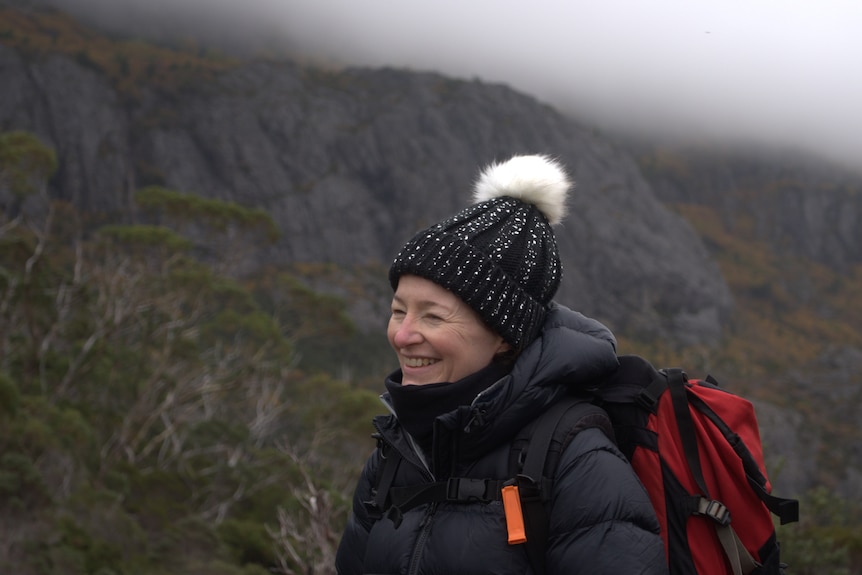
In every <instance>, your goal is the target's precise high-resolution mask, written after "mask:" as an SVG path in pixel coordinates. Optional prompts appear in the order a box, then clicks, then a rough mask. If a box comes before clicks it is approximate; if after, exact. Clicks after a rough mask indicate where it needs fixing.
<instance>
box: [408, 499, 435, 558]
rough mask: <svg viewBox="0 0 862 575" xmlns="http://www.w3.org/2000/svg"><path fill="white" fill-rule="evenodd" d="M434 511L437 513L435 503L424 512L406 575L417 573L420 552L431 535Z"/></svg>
mask: <svg viewBox="0 0 862 575" xmlns="http://www.w3.org/2000/svg"><path fill="white" fill-rule="evenodd" d="M435 511H437V502H433V503H430V504H429V505H428V511H426V512H425V517H424V518H423V520H422V531H420V532H419V537H418V538H417V539H416V545H415V546H414V547H413V553H412V554H411V555H410V566H409V567H408V569H407V575H416V573H418V572H419V560H420V559H421V556H422V550H423V549H424V548H425V542H426V541H427V540H428V535H429V534H430V533H431V521H432V519H433V518H434V512H435Z"/></svg>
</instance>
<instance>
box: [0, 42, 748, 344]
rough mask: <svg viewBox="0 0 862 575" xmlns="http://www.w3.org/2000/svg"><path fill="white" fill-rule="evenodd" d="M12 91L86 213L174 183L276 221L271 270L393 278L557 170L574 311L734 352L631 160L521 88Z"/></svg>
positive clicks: (48, 73)
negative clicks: (362, 270) (421, 238)
mask: <svg viewBox="0 0 862 575" xmlns="http://www.w3.org/2000/svg"><path fill="white" fill-rule="evenodd" d="M0 77H3V78H4V89H3V90H2V91H0V127H2V129H4V130H10V129H23V130H28V131H31V132H33V133H35V134H37V135H38V136H39V137H41V138H42V139H43V140H44V141H45V142H46V143H47V144H49V145H51V146H52V147H54V148H55V150H56V151H57V153H58V157H59V161H60V170H59V174H58V176H57V177H56V180H55V182H54V191H55V193H56V195H57V196H59V197H62V198H64V199H67V200H69V201H71V202H73V203H74V204H75V205H77V206H78V207H80V208H82V209H85V210H91V211H98V212H106V213H116V214H117V217H121V215H122V214H127V213H128V211H129V209H130V207H131V200H130V195H131V192H133V191H134V190H135V189H136V188H138V187H141V186H143V185H147V184H154V183H157V184H161V185H164V186H167V187H169V188H172V189H176V190H179V191H185V192H193V193H196V194H199V195H202V196H206V197H213V198H219V199H224V200H232V201H235V202H237V203H240V204H242V205H246V206H250V207H259V208H263V209H265V210H267V211H268V212H269V213H270V214H272V216H273V217H274V219H275V220H276V222H277V224H278V226H279V228H280V229H281V231H282V234H283V235H282V238H281V240H280V241H279V243H278V244H277V245H276V246H274V247H273V248H271V249H270V248H267V249H265V250H264V249H262V250H261V251H260V252H259V253H258V254H257V263H264V262H265V263H274V264H283V263H291V262H331V263H335V264H340V265H354V264H362V265H364V264H374V263H377V264H381V265H383V266H385V265H388V261H389V260H390V258H391V257H392V256H393V255H394V254H395V253H396V252H397V250H398V248H399V247H400V245H401V244H402V243H403V242H404V241H406V240H407V239H408V238H409V237H410V236H411V235H412V234H413V233H415V232H416V231H417V230H418V229H420V228H422V227H424V226H427V225H428V224H430V223H432V222H434V221H436V220H438V219H440V218H442V217H444V216H447V215H449V214H451V213H453V212H454V211H456V210H458V209H460V208H461V207H463V206H465V205H466V204H467V203H468V202H469V197H470V192H471V185H472V181H473V178H474V177H475V176H476V175H477V172H478V169H479V168H480V167H481V166H482V165H484V164H487V163H489V162H491V161H494V160H502V159H505V158H506V157H508V156H509V155H512V154H516V153H544V154H550V155H553V156H555V157H557V158H559V159H560V160H561V161H562V162H563V163H564V164H565V165H566V166H567V167H568V168H569V171H570V172H571V174H572V176H573V178H574V179H575V181H576V182H577V184H576V188H575V189H574V191H573V193H572V194H571V196H570V201H569V207H570V215H569V217H568V219H567V220H566V221H565V222H564V223H563V224H562V226H561V227H560V228H559V230H558V237H559V243H560V251H561V254H562V259H563V265H564V278H563V284H562V288H561V290H560V292H559V294H558V299H559V300H560V301H562V302H563V303H566V304H567V305H570V306H572V307H575V308H577V309H580V310H582V311H584V312H585V313H587V314H588V315H593V316H595V317H599V318H601V319H602V320H604V321H606V322H608V323H609V325H610V326H611V327H612V328H613V329H614V330H626V331H627V332H629V333H636V334H639V335H656V336H661V337H673V336H672V335H671V334H675V333H679V334H683V335H681V336H680V337H681V338H682V339H684V340H685V341H686V342H689V343H691V342H697V341H700V342H708V341H711V340H714V339H715V338H717V337H718V335H719V332H720V328H721V323H722V319H723V318H724V317H726V316H727V314H728V313H729V311H730V309H731V307H732V301H731V297H730V293H729V290H728V288H727V286H726V284H725V282H724V280H723V279H722V277H721V275H720V273H719V271H718V269H717V266H716V265H715V264H714V262H713V261H712V260H711V258H710V257H709V255H708V254H707V252H706V250H705V249H704V247H703V245H702V243H701V241H700V239H699V238H698V236H697V235H696V234H695V233H694V232H693V230H692V229H691V228H690V227H689V226H688V225H687V224H686V222H685V221H684V220H682V219H681V218H680V217H678V216H677V215H675V214H674V213H672V212H670V211H669V210H668V209H666V208H665V207H664V206H663V205H662V203H661V202H660V201H659V200H658V199H657V198H656V196H655V194H654V193H653V190H652V189H651V188H650V186H649V185H648V184H647V182H646V181H645V180H644V178H643V177H642V175H641V173H640V171H639V169H638V167H637V166H636V165H635V163H634V162H633V160H632V159H631V158H630V157H629V155H627V154H626V153H624V152H623V151H621V150H620V149H617V148H615V147H613V146H612V145H611V144H610V143H609V142H608V141H606V140H604V139H602V138H601V137H599V136H597V135H595V134H593V133H591V132H590V131H589V130H587V129H585V128H583V127H581V126H579V125H577V124H576V123H574V122H573V121H571V120H569V119H567V118H565V117H563V116H562V115H560V114H559V113H558V112H556V111H555V110H553V109H551V108H549V107H548V106H545V105H543V104H541V103H540V102H537V101H536V100H534V99H532V98H530V97H527V96H524V95H522V94H519V93H516V92H514V91H512V90H511V89H509V88H507V87H504V86H498V85H488V84H483V83H480V82H467V81H456V80H451V79H447V78H445V77H442V76H439V75H435V74H420V73H411V72H406V71H395V70H389V69H383V70H348V71H344V72H337V73H336V72H332V73H329V72H320V71H315V70H309V69H305V68H300V67H298V66H295V65H293V64H288V63H270V62H253V63H248V64H243V65H241V66H238V67H236V68H234V69H232V70H231V71H229V72H226V73H224V74H222V75H221V76H219V77H218V78H216V79H215V80H212V81H207V82H201V83H199V84H197V85H193V86H186V87H183V88H176V89H173V90H166V89H164V88H162V89H160V90H155V89H149V88H147V87H145V86H142V87H141V88H140V91H139V93H138V94H137V95H136V96H135V97H128V96H125V95H123V94H121V93H119V92H117V91H116V90H115V89H114V88H113V87H112V85H111V83H110V82H109V80H108V78H106V77H105V76H103V75H102V74H100V72H99V71H98V70H95V69H93V68H92V67H87V66H84V65H82V64H81V63H79V62H78V61H77V60H75V59H71V58H68V57H63V56H59V55H55V56H50V57H46V58H25V57H23V56H22V55H20V54H19V53H17V52H15V51H13V50H11V49H8V48H5V47H2V46H0ZM381 281H385V278H381Z"/></svg>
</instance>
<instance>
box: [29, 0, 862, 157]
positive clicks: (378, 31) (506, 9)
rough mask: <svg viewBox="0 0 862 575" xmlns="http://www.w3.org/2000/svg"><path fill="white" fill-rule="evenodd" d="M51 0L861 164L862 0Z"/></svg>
mask: <svg viewBox="0 0 862 575" xmlns="http://www.w3.org/2000/svg"><path fill="white" fill-rule="evenodd" d="M46 1H49V2H50V3H52V4H55V5H59V6H61V7H63V8H65V9H67V10H69V11H71V12H73V13H77V14H78V15H81V14H84V15H87V16H88V17H89V18H90V19H92V20H95V21H96V22H97V23H99V24H101V25H106V26H109V27H113V28H117V29H122V30H124V31H126V32H128V31H133V32H134V31H137V32H138V33H139V34H140V35H143V36H153V35H160V34H161V35H173V36H177V35H184V34H187V35H189V36H196V35H198V34H204V35H205V36H206V37H208V38H210V39H212V40H215V41H218V42H222V43H224V44H225V45H231V46H234V47H239V46H242V45H245V46H248V47H253V48H255V49H263V48H278V49H289V50H291V52H292V53H294V54H302V55H303V56H304V57H306V58H310V59H312V60H314V61H319V62H326V63H329V64H338V65H352V66H370V67H378V66H392V67H397V68H407V69H412V70H417V71H436V72H440V73H443V74H445V75H448V76H452V77H455V78H463V79H474V78H475V79H479V80H482V81H484V82H491V83H504V84H507V85H509V86H511V87H512V88H514V89H516V90H518V91H521V92H524V93H527V94H530V95H533V96H535V97H536V98H538V99H540V100H542V101H544V102H546V103H548V104H550V105H552V106H554V107H556V108H557V109H559V110H560V111H561V112H563V113H566V114H568V115H571V116H574V117H575V118H577V119H578V120H579V121H581V122H585V123H587V124H589V125H592V126H595V127H598V128H599V129H606V130H610V131H614V132H629V133H632V134H635V135H639V136H641V137H644V136H645V137H650V136H654V137H656V138H662V139H664V138H674V139H679V138H682V139H683V140H689V141H693V142H698V143H702V142H720V143H733V144H757V145H767V146H777V147H780V148H782V149H784V148H786V149H792V150H799V151H802V152H805V153H812V154H815V155H818V156H820V157H823V158H825V159H828V160H832V161H835V162H838V163H841V164H844V165H845V166H847V167H850V168H852V169H854V170H859V169H860V167H862V111H860V105H859V102H860V101H862V73H860V72H862V34H859V33H858V32H859V30H862V3H858V2H855V1H854V0H847V1H838V0H819V1H818V2H811V1H803V0H783V1H779V0H748V1H744V0H709V1H705V2H683V1H681V0H679V1H675V0H651V1H650V2H640V1H636V0H631V1H625V0H604V1H602V2H586V1H584V0H576V1H570V2H564V1H562V0H558V1H552V0H535V1H534V2H531V3H529V4H528V3H526V2H515V1H513V0H496V1H492V0H472V1H466V2H464V1H461V2H455V1H454V0H440V1H437V2H418V1H413V0H363V1H361V2H351V1H348V0H306V1H304V2H303V1H300V0H245V1H243V2H236V1H232V0H46Z"/></svg>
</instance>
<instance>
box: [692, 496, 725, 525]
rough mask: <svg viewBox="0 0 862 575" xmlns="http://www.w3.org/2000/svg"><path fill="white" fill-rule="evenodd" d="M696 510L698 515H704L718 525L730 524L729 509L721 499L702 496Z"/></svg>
mask: <svg viewBox="0 0 862 575" xmlns="http://www.w3.org/2000/svg"><path fill="white" fill-rule="evenodd" d="M697 512H698V514H700V515H706V516H707V517H709V518H710V519H712V520H713V521H715V522H716V523H718V524H719V525H730V510H729V509H728V508H727V506H726V505H725V504H724V503H722V502H721V501H716V500H715V499H707V498H705V497H703V498H701V500H700V503H699V504H698V506H697Z"/></svg>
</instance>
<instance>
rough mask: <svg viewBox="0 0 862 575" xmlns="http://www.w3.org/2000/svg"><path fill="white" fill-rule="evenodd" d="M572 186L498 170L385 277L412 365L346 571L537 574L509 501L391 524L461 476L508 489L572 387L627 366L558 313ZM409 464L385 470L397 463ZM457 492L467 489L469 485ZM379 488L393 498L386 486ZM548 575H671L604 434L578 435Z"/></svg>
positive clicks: (364, 480) (363, 482) (350, 530)
mask: <svg viewBox="0 0 862 575" xmlns="http://www.w3.org/2000/svg"><path fill="white" fill-rule="evenodd" d="M569 187H570V182H569V180H568V178H567V176H566V174H565V172H564V170H563V169H562V168H561V166H560V165H559V164H557V163H556V162H554V161H553V160H551V159H549V158H547V157H544V156H516V157H514V158H512V159H511V160H509V161H508V162H505V163H502V164H496V165H492V166H490V167H489V168H488V169H486V170H485V171H484V172H483V173H482V174H481V176H480V178H479V180H478V182H477V184H476V189H475V194H474V200H475V203H474V204H473V205H472V206H470V207H468V208H466V209H464V210H462V211H461V212H459V213H458V214H456V215H455V216H453V217H451V218H449V219H446V220H444V221H442V222H440V223H438V224H436V225H434V226H432V227H430V228H429V229H427V230H425V231H422V232H420V233H419V234H417V235H416V236H414V237H413V238H412V239H411V240H410V241H409V242H407V244H406V245H405V246H404V247H403V248H402V250H401V252H400V253H399V254H398V256H397V257H396V258H395V261H394V262H393V264H392V267H391V268H390V272H389V279H390V283H391V284H392V287H393V289H394V292H395V293H394V296H393V298H392V314H391V317H390V320H389V327H388V329H387V335H388V338H389V342H390V344H391V345H392V348H393V349H394V350H395V353H396V355H397V357H398V362H399V366H400V368H399V369H398V370H397V371H395V372H394V373H393V374H392V375H390V376H389V377H388V378H387V380H386V382H385V383H386V389H387V393H386V394H384V396H383V399H384V401H385V403H386V404H387V405H388V406H389V408H390V410H391V411H392V414H391V415H389V416H379V417H377V418H375V420H374V424H375V427H376V428H377V430H378V433H379V438H380V439H379V443H378V448H377V449H376V450H375V451H374V453H373V454H372V455H371V457H370V458H369V459H368V462H367V464H366V465H365V468H364V470H363V472H362V476H361V478H360V480H359V484H358V485H357V488H356V492H355V495H354V502H353V513H352V514H351V517H350V519H349V520H348V525H347V528H346V530H345V532H344V536H343V538H342V540H341V544H340V546H339V549H338V556H337V560H336V567H337V570H338V572H339V573H340V574H342V575H348V574H359V573H417V574H418V573H426V574H430V573H437V574H450V573H464V574H472V573H497V574H499V573H532V572H533V568H532V565H531V563H530V561H529V559H528V557H527V553H526V551H525V546H524V545H523V544H518V543H514V542H513V543H511V544H510V543H509V541H508V535H507V523H506V511H505V510H504V505H502V504H501V503H500V501H499V500H494V501H491V502H488V501H475V500H471V501H467V500H457V501H438V500H433V501H427V502H424V503H420V504H416V505H412V506H404V509H400V508H397V507H396V508H394V510H395V511H397V512H396V513H393V512H392V511H393V509H390V510H389V512H386V513H384V512H383V511H385V510H384V509H381V508H382V507H385V505H383V503H384V501H383V500H385V499H386V494H385V493H383V496H384V497H382V498H381V497H379V496H378V495H379V493H380V491H378V490H377V487H378V486H379V485H380V481H381V475H388V477H387V479H386V483H387V485H389V486H391V488H392V490H393V491H395V490H398V489H402V490H405V489H406V490H410V489H415V488H416V487H417V486H419V487H421V486H423V485H427V484H430V483H435V482H436V483H440V482H445V481H446V480H447V479H449V478H475V479H483V478H488V477H491V478H506V477H511V471H510V469H509V467H510V453H511V443H512V441H513V439H514V438H515V436H516V435H517V434H518V432H519V431H521V430H522V429H523V428H524V427H525V426H527V425H528V424H529V423H530V422H531V421H533V420H534V419H535V418H536V417H538V416H539V415H540V414H542V413H543V412H544V411H546V410H547V409H548V407H549V406H550V405H552V404H553V403H554V402H556V401H558V400H560V399H561V398H563V397H564V396H565V395H567V394H569V393H570V392H571V391H572V389H573V388H577V387H578V386H581V385H583V386H585V385H588V384H591V383H594V382H595V381H597V380H598V379H600V378H602V377H603V376H604V375H606V374H608V373H610V372H612V371H613V370H614V369H615V368H616V366H617V358H616V349H615V346H616V343H615V340H614V337H613V335H612V334H611V333H610V331H609V330H608V329H607V328H606V327H604V326H603V325H602V324H600V323H599V322H597V321H595V320H592V319H589V318H587V317H585V316H583V315H581V314H579V313H577V312H574V311H572V310H569V309H567V308H565V307H563V306H561V305H559V304H557V303H555V302H553V301H552V299H553V296H554V294H555V293H556V291H557V288H558V286H559V283H560V277H561V267H560V259H559V256H558V253H557V245H556V239H555V237H554V233H553V230H552V229H551V226H552V225H554V224H557V223H559V222H560V221H561V220H562V218H563V216H564V212H565V197H566V193H567V192H568V189H569ZM393 454H395V455H396V456H397V460H398V461H400V463H398V464H397V465H390V466H389V468H388V469H391V470H390V471H385V470H384V468H385V467H386V464H385V462H386V461H387V460H388V461H390V462H391V461H394V460H395V459H393ZM459 481H460V479H459ZM381 489H382V488H381ZM548 525H549V538H548V545H547V549H546V551H545V558H544V559H545V567H546V570H547V572H549V573H589V574H591V575H595V574H603V573H607V574H611V573H613V574H614V575H619V574H626V575H630V574H633V573H643V574H652V573H665V572H666V566H665V558H664V549H663V547H662V542H661V539H660V537H659V527H658V523H657V520H656V518H655V515H654V513H653V511H652V507H651V506H650V502H649V499H648V497H647V495H646V492H645V491H644V489H643V487H642V485H641V484H640V482H639V481H638V479H637V477H636V476H635V474H634V472H633V471H632V469H631V467H630V466H629V465H628V463H627V462H626V460H625V458H624V457H623V456H622V455H621V454H620V453H619V451H618V450H617V449H616V447H615V446H614V445H613V443H612V442H611V440H609V439H608V438H607V437H606V436H605V434H603V433H602V432H601V431H599V430H598V429H585V430H583V431H581V432H580V433H578V434H577V435H576V436H575V438H574V439H573V440H572V441H571V443H570V444H569V445H568V447H567V448H566V450H565V452H564V453H563V455H562V457H561V459H560V462H559V464H558V466H557V471H556V475H555V477H554V481H553V487H552V495H551V504H550V509H549V524H548Z"/></svg>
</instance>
